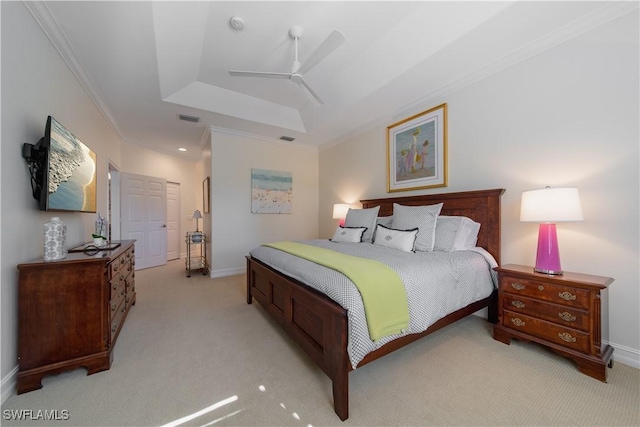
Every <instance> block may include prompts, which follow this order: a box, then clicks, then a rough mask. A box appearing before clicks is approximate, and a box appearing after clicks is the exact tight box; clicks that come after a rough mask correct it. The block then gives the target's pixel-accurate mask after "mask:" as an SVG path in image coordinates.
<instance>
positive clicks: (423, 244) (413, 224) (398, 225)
mask: <svg viewBox="0 0 640 427" xmlns="http://www.w3.org/2000/svg"><path fill="white" fill-rule="evenodd" d="M441 210H442V203H438V204H436V205H428V206H403V205H399V204H397V203H394V204H393V228H394V229H396V230H411V229H414V228H418V235H417V237H416V244H415V248H414V249H415V250H416V251H426V252H431V251H432V250H433V242H434V240H435V234H436V219H437V218H438V215H439V214H440V211H441Z"/></svg>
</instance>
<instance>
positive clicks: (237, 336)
mask: <svg viewBox="0 0 640 427" xmlns="http://www.w3.org/2000/svg"><path fill="white" fill-rule="evenodd" d="M136 289H137V303H136V305H135V306H134V307H133V309H132V311H131V312H130V314H129V317H128V318H127V321H126V323H125V325H124V327H123V330H122V332H121V334H120V337H119V338H118V341H117V344H116V347H115V349H114V355H113V356H114V360H113V364H112V366H111V369H110V370H109V371H105V372H101V373H98V374H94V375H91V376H87V375H86V371H85V370H83V369H78V370H75V371H72V372H67V373H63V374H60V375H58V376H52V377H47V378H45V380H44V381H43V385H44V387H43V388H42V389H41V390H37V391H34V392H31V393H25V394H22V395H20V396H17V395H13V396H11V397H9V398H8V399H7V401H6V402H5V403H4V404H3V405H2V420H1V423H2V425H7V426H26V425H34V426H47V425H60V426H156V425H194V426H195V425H197V426H210V425H220V426H259V425H260V426H326V425H344V426H427V425H430V426H516V425H528V426H589V425H592V426H618V425H619V426H623V425H626V426H639V425H640V371H639V370H637V369H634V368H631V367H629V366H626V365H623V364H620V363H616V364H615V365H614V367H613V369H611V370H610V371H609V382H608V383H606V384H605V383H602V382H600V381H597V380H595V379H593V378H590V377H587V376H585V375H582V374H580V373H579V372H578V370H577V369H576V367H575V365H574V364H573V362H571V361H570V360H567V359H564V358H562V357H560V356H558V355H556V354H554V353H552V352H550V351H548V350H546V349H545V348H543V347H541V346H538V345H535V344H531V343H522V342H518V341H513V342H512V344H511V345H509V346H507V345H505V344H502V343H500V342H497V341H495V340H493V339H492V336H491V326H490V325H489V324H488V323H486V322H485V320H484V319H482V318H479V317H476V316H470V317H468V318H467V319H464V320H462V321H460V322H458V323H456V324H454V325H451V326H449V327H447V328H445V329H443V330H441V331H439V332H437V333H435V334H432V335H431V336H429V337H426V338H424V339H422V340H420V341H418V342H416V343H414V344H412V345H410V346H408V347H405V348H404V349H401V350H399V351H396V352H394V353H392V354H390V355H388V356H386V357H384V358H382V359H380V360H377V361H376V362H374V363H371V364H369V365H367V366H364V367H362V368H360V369H357V370H355V371H353V372H351V374H350V417H349V419H348V420H347V421H345V422H344V423H342V422H340V420H339V419H338V417H337V416H336V415H335V413H334V412H333V406H332V395H331V383H330V381H329V379H328V378H327V377H326V376H325V375H324V374H323V373H322V372H321V371H320V370H319V369H318V368H316V367H315V366H314V365H313V364H312V363H311V362H310V361H309V360H308V359H307V357H306V355H305V354H303V353H302V352H301V351H300V349H299V348H298V347H297V346H296V345H295V344H294V343H293V342H292V341H291V340H290V339H289V338H288V337H287V336H286V335H285V334H284V333H283V332H282V331H281V329H280V328H279V327H278V326H277V325H276V324H275V323H274V322H273V321H271V320H270V319H269V318H268V317H267V315H266V314H265V312H264V311H263V309H262V308H261V307H260V306H259V305H258V304H257V303H254V304H253V305H247V304H246V302H245V284H244V276H235V277H228V278H222V279H215V280H211V279H209V278H208V277H205V276H202V275H199V274H193V275H192V277H191V278H186V276H185V271H184V263H183V262H182V261H172V262H170V263H169V264H168V265H167V266H163V267H159V268H154V269H148V270H142V271H138V272H136ZM614 359H615V354H614ZM45 410H46V411H49V412H47V413H45V412H43V411H45ZM47 414H48V415H47ZM51 415H53V416H54V417H55V416H57V418H68V419H61V420H52V421H47V420H45V419H42V418H46V417H47V416H51ZM19 416H22V417H23V418H25V417H26V418H27V419H26V420H24V419H23V420H17V419H16V418H17V417H19Z"/></svg>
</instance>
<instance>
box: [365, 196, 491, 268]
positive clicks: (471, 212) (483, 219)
mask: <svg viewBox="0 0 640 427" xmlns="http://www.w3.org/2000/svg"><path fill="white" fill-rule="evenodd" d="M503 193H504V188H498V189H494V190H480V191H464V192H459V193H443V194H425V195H421V196H409V197H390V198H386V199H370V200H361V201H360V202H361V203H362V208H363V209H367V208H374V207H376V206H380V213H379V214H378V216H389V215H393V204H394V203H398V204H399V205H406V206H422V205H433V204H436V203H441V202H442V203H444V204H443V206H442V211H441V212H440V215H459V216H466V217H469V218H471V219H472V220H474V221H476V222H479V223H480V224H481V226H480V232H479V233H478V246H480V247H483V248H485V249H486V250H487V251H489V253H490V254H491V255H493V257H494V258H495V259H496V261H498V264H499V263H500V196H502V194H503Z"/></svg>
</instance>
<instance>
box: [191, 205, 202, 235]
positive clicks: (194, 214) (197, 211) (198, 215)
mask: <svg viewBox="0 0 640 427" xmlns="http://www.w3.org/2000/svg"><path fill="white" fill-rule="evenodd" d="M191 218H195V219H196V231H200V230H198V220H199V219H200V218H202V214H201V213H200V211H199V210H197V209H196V211H195V212H194V213H193V216H192V217H191Z"/></svg>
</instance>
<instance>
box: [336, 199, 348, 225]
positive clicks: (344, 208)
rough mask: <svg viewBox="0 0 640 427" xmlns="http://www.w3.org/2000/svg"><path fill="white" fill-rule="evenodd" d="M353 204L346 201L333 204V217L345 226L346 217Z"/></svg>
mask: <svg viewBox="0 0 640 427" xmlns="http://www.w3.org/2000/svg"><path fill="white" fill-rule="evenodd" d="M350 207H351V206H350V205H348V204H346V203H336V204H335V205H333V219H339V220H340V226H342V227H344V219H345V218H346V217H347V212H349V208H350Z"/></svg>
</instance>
